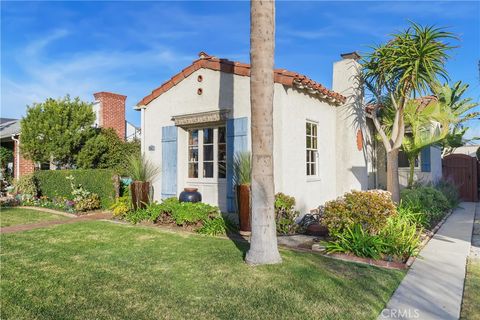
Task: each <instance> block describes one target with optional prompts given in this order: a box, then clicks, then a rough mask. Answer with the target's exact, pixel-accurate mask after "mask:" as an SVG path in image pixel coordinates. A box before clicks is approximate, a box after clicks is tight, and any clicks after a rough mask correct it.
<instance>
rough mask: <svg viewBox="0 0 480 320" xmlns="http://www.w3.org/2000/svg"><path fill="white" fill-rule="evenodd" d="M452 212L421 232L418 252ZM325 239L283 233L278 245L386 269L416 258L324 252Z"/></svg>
mask: <svg viewBox="0 0 480 320" xmlns="http://www.w3.org/2000/svg"><path fill="white" fill-rule="evenodd" d="M452 212H453V210H450V211H448V213H447V214H446V215H445V216H444V217H443V218H442V219H441V220H440V221H439V222H438V223H437V224H436V225H435V227H434V228H433V229H432V230H425V231H424V232H423V233H422V235H421V243H420V246H419V248H418V251H419V252H420V251H421V250H422V249H423V248H424V247H425V246H426V245H427V243H428V242H429V241H430V239H431V238H433V236H434V235H435V234H436V233H437V231H438V230H439V229H440V228H441V226H442V225H443V224H444V223H445V221H446V220H447V219H448V217H449V216H450V215H451V214H452ZM327 240H328V238H327V237H325V236H323V237H322V236H312V235H304V234H296V235H284V236H278V245H279V246H282V247H285V248H289V249H293V250H297V251H304V252H315V253H318V254H321V255H322V256H325V257H328V258H332V259H336V260H342V261H349V262H356V263H362V264H367V265H371V266H376V267H381V268H386V269H397V270H405V269H408V268H410V266H411V265H412V264H413V262H414V261H415V259H416V256H410V257H409V258H408V259H406V260H405V261H388V260H379V259H371V258H363V257H358V256H356V255H354V254H345V253H326V252H325V249H326V248H325V244H326V242H327Z"/></svg>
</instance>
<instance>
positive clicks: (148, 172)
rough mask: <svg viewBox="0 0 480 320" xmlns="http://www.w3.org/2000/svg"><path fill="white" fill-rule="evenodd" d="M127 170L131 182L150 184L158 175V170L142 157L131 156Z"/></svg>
mask: <svg viewBox="0 0 480 320" xmlns="http://www.w3.org/2000/svg"><path fill="white" fill-rule="evenodd" d="M128 169H129V172H130V176H131V178H132V180H133V181H144V182H151V181H152V180H153V179H155V177H156V176H157V175H158V174H159V173H160V168H159V167H158V166H157V165H155V164H154V163H153V162H152V161H150V160H149V159H146V158H145V156H144V155H131V156H130V157H129V158H128Z"/></svg>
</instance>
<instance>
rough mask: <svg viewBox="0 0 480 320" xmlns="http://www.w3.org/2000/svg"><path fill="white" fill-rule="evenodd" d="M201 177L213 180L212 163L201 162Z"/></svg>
mask: <svg viewBox="0 0 480 320" xmlns="http://www.w3.org/2000/svg"><path fill="white" fill-rule="evenodd" d="M203 177H204V178H213V162H203Z"/></svg>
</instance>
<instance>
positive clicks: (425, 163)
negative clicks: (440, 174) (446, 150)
mask: <svg viewBox="0 0 480 320" xmlns="http://www.w3.org/2000/svg"><path fill="white" fill-rule="evenodd" d="M420 163H421V165H422V172H430V171H431V165H430V163H431V161H430V147H425V148H423V149H422V151H421V152H420Z"/></svg>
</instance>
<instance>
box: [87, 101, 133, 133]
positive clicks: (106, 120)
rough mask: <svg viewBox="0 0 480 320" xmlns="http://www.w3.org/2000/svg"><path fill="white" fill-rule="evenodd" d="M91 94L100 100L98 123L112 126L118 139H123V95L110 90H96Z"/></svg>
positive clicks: (124, 130) (106, 126)
mask: <svg viewBox="0 0 480 320" xmlns="http://www.w3.org/2000/svg"><path fill="white" fill-rule="evenodd" d="M93 96H94V97H95V99H96V100H97V101H99V102H100V109H99V113H98V114H99V118H100V119H98V123H99V125H100V127H102V128H113V129H114V130H115V131H116V132H117V134H118V136H119V138H120V139H122V140H125V136H126V123H125V100H126V99H127V96H123V95H120V94H116V93H111V92H97V93H94V94H93Z"/></svg>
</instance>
